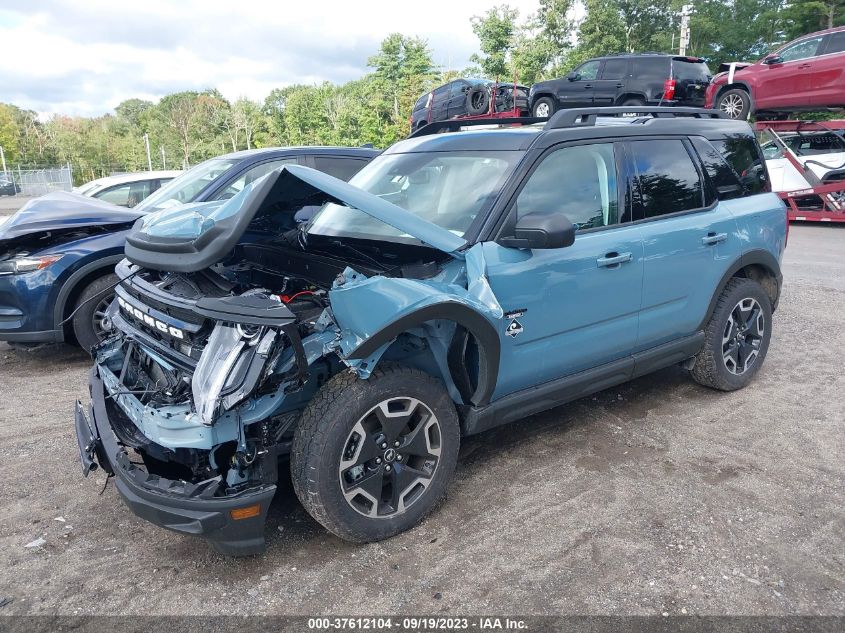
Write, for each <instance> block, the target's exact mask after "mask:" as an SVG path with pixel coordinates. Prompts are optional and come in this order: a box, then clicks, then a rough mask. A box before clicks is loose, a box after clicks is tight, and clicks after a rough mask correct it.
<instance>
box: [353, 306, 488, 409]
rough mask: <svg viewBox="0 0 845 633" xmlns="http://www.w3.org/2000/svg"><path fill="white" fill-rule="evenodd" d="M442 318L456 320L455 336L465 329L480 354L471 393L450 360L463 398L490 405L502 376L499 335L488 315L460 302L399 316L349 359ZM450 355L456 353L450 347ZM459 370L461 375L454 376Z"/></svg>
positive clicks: (374, 349)
mask: <svg viewBox="0 0 845 633" xmlns="http://www.w3.org/2000/svg"><path fill="white" fill-rule="evenodd" d="M440 319H442V320H447V321H453V322H455V323H456V324H457V325H459V326H460V327H459V328H458V330H457V331H456V333H455V337H460V336H464V334H462V333H461V328H463V329H464V330H465V331H466V332H467V333H468V334H469V335H472V336H473V337H474V338H475V340H476V341H477V343H478V353H479V368H478V382H477V385H476V386H475V389H474V391H472V393H469V391H470V388H469V387H468V386H467V385H468V381H467V380H466V378H465V376H463V375H460V367H457V366H455V362H454V357H453V358H450V359H449V360H450V362H449V367H450V371H451V372H452V373H453V377H452V378H453V380H454V382H455V384H456V386H458V389H459V391H461V395H462V396H463V397H464V398H466V399H468V400H469V402H470V403H471V404H473V405H475V406H484V405H486V404H488V403H489V402H490V398H491V397H492V395H493V391H494V389H495V388H496V381H497V379H498V376H499V357H500V354H501V342H500V339H499V334H498V332H497V331H496V328H495V327H494V326H493V324H492V323H491V322H490V321H489V320H488V319H487V318H486V317H484V316H482V315H481V314H479V313H478V312H476V311H475V310H473V309H472V308H470V307H469V306H466V305H464V304H463V303H459V302H457V301H443V302H440V303H435V304H433V305H429V306H425V307H423V308H420V309H419V310H416V311H414V312H411V313H409V314H406V315H404V316H401V317H399V318H398V319H396V320H395V321H393V322H391V323H390V324H388V325H386V326H385V327H383V328H382V329H381V330H379V331H378V332H376V333H375V334H373V335H372V336H370V337H369V338H368V339H367V340H365V341H364V342H363V343H361V344H360V345H359V346H358V347H356V348H355V349H353V350H352V351H351V352H349V354H347V356H346V358H347V359H352V360H357V359H363V358H368V357H369V356H371V355H372V354H374V353H375V352H376V350H378V348H379V347H381V346H382V345H384V344H385V343H389V342H391V341H393V340H394V339H396V337H398V336H399V335H400V334H402V333H403V332H406V331H408V330H409V329H411V328H414V327H417V326H419V325H422V324H423V323H426V322H427V321H435V320H440ZM453 343H454V341H453ZM464 344H465V342H464ZM450 356H453V354H452V348H451V347H450ZM456 372H458V373H459V375H454V374H455V373H456Z"/></svg>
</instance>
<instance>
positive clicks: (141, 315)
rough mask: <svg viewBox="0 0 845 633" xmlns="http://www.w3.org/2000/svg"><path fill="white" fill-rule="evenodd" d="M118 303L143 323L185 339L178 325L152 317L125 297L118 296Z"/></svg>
mask: <svg viewBox="0 0 845 633" xmlns="http://www.w3.org/2000/svg"><path fill="white" fill-rule="evenodd" d="M117 304H118V305H119V306H120V309H121V310H123V311H124V312H126V313H127V314H129V315H130V316H132V317H134V318H136V319H138V320H139V321H141V322H142V323H145V324H146V325H148V326H150V327H152V328H155V329H157V330H159V331H160V332H164V333H165V334H169V335H170V336H172V337H173V338H178V339H183V338H185V333H184V332H183V331H182V330H180V329H179V328H178V327H173V326H172V325H168V324H167V323H165V322H164V321H159V320H158V319H155V318H153V317H151V316H150V315H149V314H146V313H145V312H143V311H141V310H139V309H138V308H136V307H135V306H133V305H132V304H130V303H129V302H128V301H126V300H125V299H124V298H123V297H118V298H117Z"/></svg>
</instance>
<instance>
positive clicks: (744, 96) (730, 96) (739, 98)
mask: <svg viewBox="0 0 845 633" xmlns="http://www.w3.org/2000/svg"><path fill="white" fill-rule="evenodd" d="M737 108H739V109H737ZM716 109H717V110H721V111H722V112H724V113H725V114H727V115H728V116H729V117H730V118H732V119H738V120H741V121H745V120H746V119H747V118H748V116H749V115H750V114H751V97H750V96H749V95H748V92H746V91H745V90H743V89H742V88H731V89H730V90H726V91H725V92H723V93H722V94H720V95H719V98H718V99H716Z"/></svg>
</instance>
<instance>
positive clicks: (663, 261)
mask: <svg viewBox="0 0 845 633" xmlns="http://www.w3.org/2000/svg"><path fill="white" fill-rule="evenodd" d="M640 229H641V231H642V236H643V250H644V255H645V266H644V270H643V292H642V309H641V314H640V334H639V337H638V339H637V346H636V349H637V351H639V350H643V349H648V348H650V347H655V346H657V345H661V344H662V343H666V342H668V341H671V340H674V339H677V338H680V337H682V336H689V335H690V334H693V333H694V332H695V331H696V329H697V328H699V327H700V326H701V323H702V320H703V319H704V317H705V315H706V313H707V308H708V306H709V304H710V299H711V298H712V297H713V291H714V289H715V288H717V287H718V285H719V280H720V279H721V278H722V275H724V274H725V272H726V271H727V270H728V268H729V267H730V266H731V264H733V263H734V262H735V261H736V260H738V259H739V257H740V255H741V253H742V244H741V240H740V238H739V236H738V230H737V225H736V221H735V220H734V218H733V216H732V215H731V213H730V212H729V210H728V208H727V204H726V203H725V202H720V203H718V204H717V205H715V206H714V207H713V208H712V209H708V210H704V211H698V212H692V213H686V214H680V215H677V216H674V217H670V216H667V217H664V218H659V219H657V220H654V221H650V222H643V223H642V224H640ZM708 235H710V236H712V237H713V238H718V239H721V237H722V236H724V240H722V241H718V242H715V243H713V244H705V243H704V242H703V241H702V240H703V239H704V238H706V237H707V236H708Z"/></svg>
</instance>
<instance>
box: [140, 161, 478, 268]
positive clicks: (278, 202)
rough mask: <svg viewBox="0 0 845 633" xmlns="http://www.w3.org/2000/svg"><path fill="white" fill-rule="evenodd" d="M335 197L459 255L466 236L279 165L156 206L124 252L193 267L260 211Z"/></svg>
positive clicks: (223, 247) (328, 179)
mask: <svg viewBox="0 0 845 633" xmlns="http://www.w3.org/2000/svg"><path fill="white" fill-rule="evenodd" d="M326 202H335V203H338V204H342V205H346V206H348V207H351V208H353V209H357V210H359V211H362V212H363V213H366V214H367V215H370V216H372V217H374V218H376V219H378V220H380V221H382V222H384V223H385V224H388V225H390V226H392V227H393V228H395V229H398V230H399V231H402V232H403V233H406V234H407V235H410V236H412V237H415V238H417V239H418V240H420V241H421V242H424V243H426V244H428V245H429V246H433V247H434V248H436V249H439V250H441V251H443V252H445V253H448V254H450V255H453V256H455V257H457V258H463V256H464V255H463V252H459V251H463V249H464V248H465V247H466V246H467V242H466V240H464V239H463V238H461V237H458V236H457V235H455V234H454V233H452V232H451V231H448V230H446V229H444V228H442V227H440V226H437V225H436V224H434V223H432V222H429V221H428V220H425V219H423V218H420V217H417V216H416V215H414V214H413V213H411V212H409V211H406V210H405V209H403V208H401V207H398V206H396V205H395V204H393V203H391V202H388V201H387V200H384V199H383V198H380V197H378V196H376V195H373V194H371V193H368V192H366V191H363V190H362V189H359V188H358V187H355V186H353V185H350V184H349V183H346V182H344V181H342V180H339V179H337V178H334V177H333V176H329V175H328V174H325V173H323V172H320V171H317V170H316V169H311V168H310V167H303V166H301V165H285V166H284V167H281V168H280V169H278V170H276V171H273V172H270V173H269V174H267V175H266V176H263V177H262V178H260V179H259V180H256V181H255V182H254V183H252V184H250V185H247V186H246V187H245V188H244V189H243V191H241V192H240V193H238V194H237V195H236V196H234V197H233V198H230V199H229V200H226V201H223V202H220V203H198V204H194V205H191V206H188V207H180V208H178V209H172V210H171V209H168V210H164V211H157V212H154V213H151V214H149V215H147V216H145V217H144V219H143V220H142V221H139V222H137V223H136V224H135V227H134V229H133V230H132V232H131V233H130V234H129V235H128V236H127V238H126V257H127V258H128V259H129V261H131V262H132V263H134V264H138V265H139V266H142V267H144V268H151V269H153V270H167V271H171V272H194V271H197V270H202V269H203V268H207V267H208V266H211V265H212V264H214V263H216V262H219V261H221V260H222V259H223V258H224V257H225V256H226V255H227V254H228V253H229V252H231V250H232V249H233V248H234V247H235V245H236V244H237V243H238V241H239V240H240V239H241V236H243V234H244V232H245V231H246V230H247V227H248V226H249V224H250V222H252V220H253V219H255V218H256V217H260V216H261V214H262V213H266V212H282V213H288V212H289V213H291V214H293V213H294V212H295V211H296V209H298V208H300V207H301V206H302V205H303V204H307V205H321V204H323V203H326Z"/></svg>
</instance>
